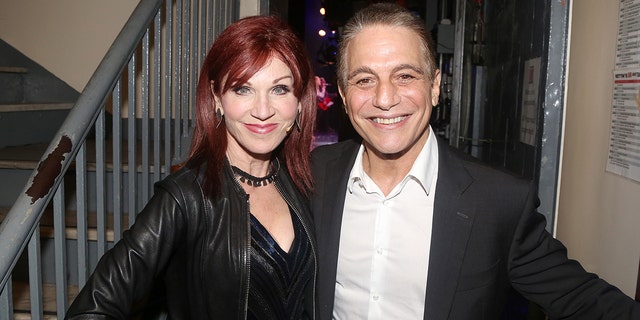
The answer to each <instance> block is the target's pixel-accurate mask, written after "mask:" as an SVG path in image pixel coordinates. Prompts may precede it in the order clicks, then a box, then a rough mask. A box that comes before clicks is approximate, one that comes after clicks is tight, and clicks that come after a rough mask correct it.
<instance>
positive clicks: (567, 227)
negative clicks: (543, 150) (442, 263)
mask: <svg viewBox="0 0 640 320" xmlns="http://www.w3.org/2000/svg"><path fill="white" fill-rule="evenodd" d="M571 2H572V3H573V4H572V5H573V12H572V18H571V19H572V23H571V31H570V35H571V39H570V41H571V43H570V56H569V74H568V80H567V83H568V92H567V105H566V107H567V109H566V118H565V121H566V126H565V136H564V149H563V161H562V169H561V170H562V171H561V187H560V197H559V207H558V222H557V226H556V228H557V237H558V238H559V239H560V240H561V241H562V242H564V244H565V245H566V246H567V247H568V249H569V256H570V257H572V258H575V259H577V260H579V261H580V262H581V263H582V264H583V266H584V267H585V268H586V269H587V270H588V271H591V272H595V273H597V274H598V275H600V276H601V277H602V278H604V279H605V280H607V281H609V282H610V283H612V284H614V285H616V286H617V287H619V288H620V289H622V290H623V291H624V292H625V293H627V294H628V295H629V296H632V297H633V296H634V295H635V290H636V279H637V274H638V260H639V257H640V183H638V182H634V181H631V180H629V179H626V178H623V177H620V176H618V175H614V174H611V173H607V172H605V165H606V159H607V154H608V143H609V129H610V119H611V99H612V88H613V84H612V74H613V68H614V61H615V49H616V35H617V31H618V30H617V22H618V12H619V7H618V5H619V1H602V0H577V1H571Z"/></svg>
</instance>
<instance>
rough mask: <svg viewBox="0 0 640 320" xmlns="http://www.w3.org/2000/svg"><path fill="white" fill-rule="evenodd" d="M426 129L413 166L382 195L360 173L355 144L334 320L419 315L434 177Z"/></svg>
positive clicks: (434, 158) (432, 142)
mask: <svg viewBox="0 0 640 320" xmlns="http://www.w3.org/2000/svg"><path fill="white" fill-rule="evenodd" d="M429 130H430V132H431V133H430V134H429V137H428V139H427V142H426V143H425V145H424V147H423V148H422V151H421V152H420V154H419V155H418V157H417V158H416V161H415V162H414V164H413V167H412V168H411V170H410V171H409V173H408V174H407V176H406V177H404V179H403V180H402V181H401V182H400V183H399V184H398V185H397V186H395V187H394V188H393V190H392V191H391V192H390V193H389V195H388V196H386V197H385V196H384V194H383V193H382V192H381V191H380V188H379V187H378V186H377V185H376V184H375V183H374V182H373V180H371V178H370V177H369V176H368V175H367V174H366V173H365V172H364V169H363V165H362V155H363V151H364V147H363V146H360V150H359V151H358V155H357V158H356V161H355V164H354V166H353V168H352V170H351V174H350V176H349V180H348V182H347V183H348V188H347V194H346V198H345V204H344V214H343V217H342V228H341V233H340V250H339V254H338V269H337V276H336V289H335V301H334V309H333V318H334V319H341V320H344V319H348V320H353V319H384V320H388V319H422V317H423V313H424V301H425V295H426V285H427V271H428V270H427V269H428V264H429V250H430V243H431V226H432V220H433V219H432V218H433V199H434V196H435V188H436V180H437V176H438V147H437V141H436V139H435V137H433V131H432V130H431V129H429Z"/></svg>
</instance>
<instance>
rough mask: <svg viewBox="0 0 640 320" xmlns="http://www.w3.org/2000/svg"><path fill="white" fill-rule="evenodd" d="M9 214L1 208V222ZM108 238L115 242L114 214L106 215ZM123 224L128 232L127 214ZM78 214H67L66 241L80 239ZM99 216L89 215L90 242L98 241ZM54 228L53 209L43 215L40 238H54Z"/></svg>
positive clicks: (88, 230) (67, 212)
mask: <svg viewBox="0 0 640 320" xmlns="http://www.w3.org/2000/svg"><path fill="white" fill-rule="evenodd" d="M8 212H9V208H4V207H0V222H2V221H3V220H4V217H5V216H6V215H7V213H8ZM106 220H107V221H106V238H107V241H109V242H113V239H114V231H113V214H112V213H107V214H106ZM121 220H122V223H121V230H126V229H128V228H129V217H128V215H127V214H123V215H122V218H121ZM77 225H78V224H77V212H76V211H73V210H67V211H66V212H65V238H66V239H73V240H77V239H78V228H77ZM97 225H98V223H97V214H96V213H95V212H88V213H87V226H88V228H87V238H88V240H89V241H97V240H98V229H97ZM53 232H54V228H53V211H52V210H51V209H47V210H45V212H44V213H43V214H42V218H41V219H40V236H42V237H44V238H53V235H54V233H53Z"/></svg>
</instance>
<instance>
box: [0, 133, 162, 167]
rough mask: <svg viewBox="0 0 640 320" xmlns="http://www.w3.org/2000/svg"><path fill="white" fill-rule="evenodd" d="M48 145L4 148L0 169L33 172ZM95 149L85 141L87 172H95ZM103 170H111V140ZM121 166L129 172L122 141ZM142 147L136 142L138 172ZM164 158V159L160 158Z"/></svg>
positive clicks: (152, 148) (126, 153)
mask: <svg viewBox="0 0 640 320" xmlns="http://www.w3.org/2000/svg"><path fill="white" fill-rule="evenodd" d="M48 146H49V144H48V143H35V144H29V145H22V146H8V147H4V148H0V169H23V170H33V169H35V168H37V167H38V163H39V162H40V159H41V158H42V155H43V154H44V153H45V152H46V151H47V147H48ZM95 150H96V147H95V141H94V140H91V139H89V140H87V143H86V151H87V157H86V158H87V169H88V170H89V171H95V170H96V151H95ZM105 152H106V155H105V159H106V163H105V168H106V170H108V171H111V170H113V162H112V159H113V142H112V141H111V140H108V141H105ZM120 153H121V159H122V162H121V165H122V171H123V172H128V171H129V166H128V163H129V161H128V160H129V158H128V145H127V142H126V141H122V144H121V152H120ZM148 154H149V155H153V154H154V145H153V143H150V145H149V149H148ZM160 154H161V155H164V143H163V144H162V146H161V150H160ZM141 155H142V145H141V143H140V142H139V141H137V142H136V170H137V171H138V172H140V171H141V170H142V160H141V159H142V156H141ZM161 158H164V157H161ZM161 161H162V162H161V164H162V166H161V167H160V170H161V171H160V172H163V173H164V171H165V168H164V159H161ZM149 165H150V167H149V171H150V172H155V167H154V159H153V157H152V158H150V159H149Z"/></svg>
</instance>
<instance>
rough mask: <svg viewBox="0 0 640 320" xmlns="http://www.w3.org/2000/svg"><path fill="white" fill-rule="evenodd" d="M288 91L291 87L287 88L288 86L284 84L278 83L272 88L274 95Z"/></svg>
mask: <svg viewBox="0 0 640 320" xmlns="http://www.w3.org/2000/svg"><path fill="white" fill-rule="evenodd" d="M289 92H291V89H289V87H288V86H285V85H279V86H275V87H274V88H273V93H274V94H276V95H284V94H287V93H289Z"/></svg>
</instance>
